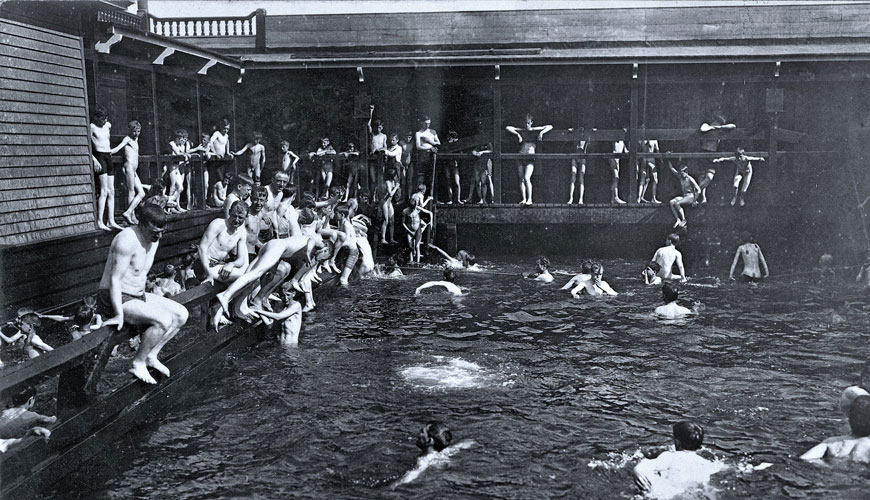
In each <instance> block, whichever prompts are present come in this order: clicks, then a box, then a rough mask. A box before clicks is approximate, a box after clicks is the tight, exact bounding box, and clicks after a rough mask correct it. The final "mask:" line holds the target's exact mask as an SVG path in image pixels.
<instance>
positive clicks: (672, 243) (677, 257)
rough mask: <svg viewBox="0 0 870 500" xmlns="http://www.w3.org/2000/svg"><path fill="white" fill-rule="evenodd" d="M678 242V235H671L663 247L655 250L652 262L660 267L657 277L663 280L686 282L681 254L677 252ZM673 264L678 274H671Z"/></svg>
mask: <svg viewBox="0 0 870 500" xmlns="http://www.w3.org/2000/svg"><path fill="white" fill-rule="evenodd" d="M679 242H680V237H679V235H676V234H674V233H671V234H669V235H668V237H667V238H666V239H665V246H663V247H661V248H659V249H658V250H656V253H655V255H653V258H652V261H653V262H657V263H658V265H659V266H661V270H660V271H659V277H660V278H662V279H665V280H680V281H686V270H685V268H683V254H681V253H680V251H679V250H677V246H676V245H677V243H679ZM674 263H676V264H677V270H678V271H679V274H673V267H674Z"/></svg>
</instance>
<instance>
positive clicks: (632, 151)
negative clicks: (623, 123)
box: [622, 69, 639, 203]
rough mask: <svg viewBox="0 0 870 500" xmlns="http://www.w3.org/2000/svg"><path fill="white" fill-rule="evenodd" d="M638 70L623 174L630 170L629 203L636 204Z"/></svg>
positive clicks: (634, 73)
mask: <svg viewBox="0 0 870 500" xmlns="http://www.w3.org/2000/svg"><path fill="white" fill-rule="evenodd" d="M637 94H638V92H637V69H633V70H632V77H631V103H630V104H631V108H630V110H631V118H630V125H629V128H628V144H627V146H628V164H627V165H625V166H624V168H623V170H622V171H623V172H625V171H626V170H628V199H627V200H626V201H628V202H629V203H634V202H635V201H637V148H638V140H639V136H638V130H637V108H638V105H637V100H638V97H637Z"/></svg>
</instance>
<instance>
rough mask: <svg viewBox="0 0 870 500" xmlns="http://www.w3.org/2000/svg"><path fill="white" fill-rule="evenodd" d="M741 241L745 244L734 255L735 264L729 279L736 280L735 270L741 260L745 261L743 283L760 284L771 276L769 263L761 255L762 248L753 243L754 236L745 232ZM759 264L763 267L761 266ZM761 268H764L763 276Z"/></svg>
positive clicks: (741, 275)
mask: <svg viewBox="0 0 870 500" xmlns="http://www.w3.org/2000/svg"><path fill="white" fill-rule="evenodd" d="M741 239H742V240H743V244H742V245H740V246H739V247H737V253H736V254H734V262H732V263H731V271H730V272H729V273H728V278H729V279H731V280H733V279H734V269H735V268H736V267H737V261H738V260H740V259H741V258H742V259H743V272H742V273H741V274H740V280H741V281H750V282H758V281H761V280H762V279H763V278H767V277H768V276H770V270H769V269H768V268H767V261H765V260H764V254H763V253H761V247H759V246H758V244H757V243H753V241H752V235H751V234H749V233H748V232H746V231H744V232H743V234H742V235H741ZM759 264H761V265H760V266H759ZM761 268H764V275H763V276H762V274H761Z"/></svg>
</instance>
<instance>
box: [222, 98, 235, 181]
mask: <svg viewBox="0 0 870 500" xmlns="http://www.w3.org/2000/svg"><path fill="white" fill-rule="evenodd" d="M230 92H232V98H233V99H232V103H233V116H232V120H233V126H232V127H231V128H230V130H232V131H233V145H235V146H236V149H238V147H239V141H238V139H237V137H236V130H238V129H239V124H238V123H236V88H235V87H232V88H231V90H230ZM227 151H232V149H230V145H229V144H227ZM232 162H233V173H234V174H236V175H239V164H238V162H237V161H236V157H235V156H233V158H232ZM223 174H224V175H226V171H224V172H223Z"/></svg>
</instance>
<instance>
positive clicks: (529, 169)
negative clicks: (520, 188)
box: [523, 163, 535, 205]
mask: <svg viewBox="0 0 870 500" xmlns="http://www.w3.org/2000/svg"><path fill="white" fill-rule="evenodd" d="M534 173H535V164H534V163H529V164H528V165H526V168H525V172H524V176H523V182H524V183H525V185H526V191H527V192H528V196H529V197H528V199H527V200H526V205H531V204H532V174H534Z"/></svg>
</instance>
